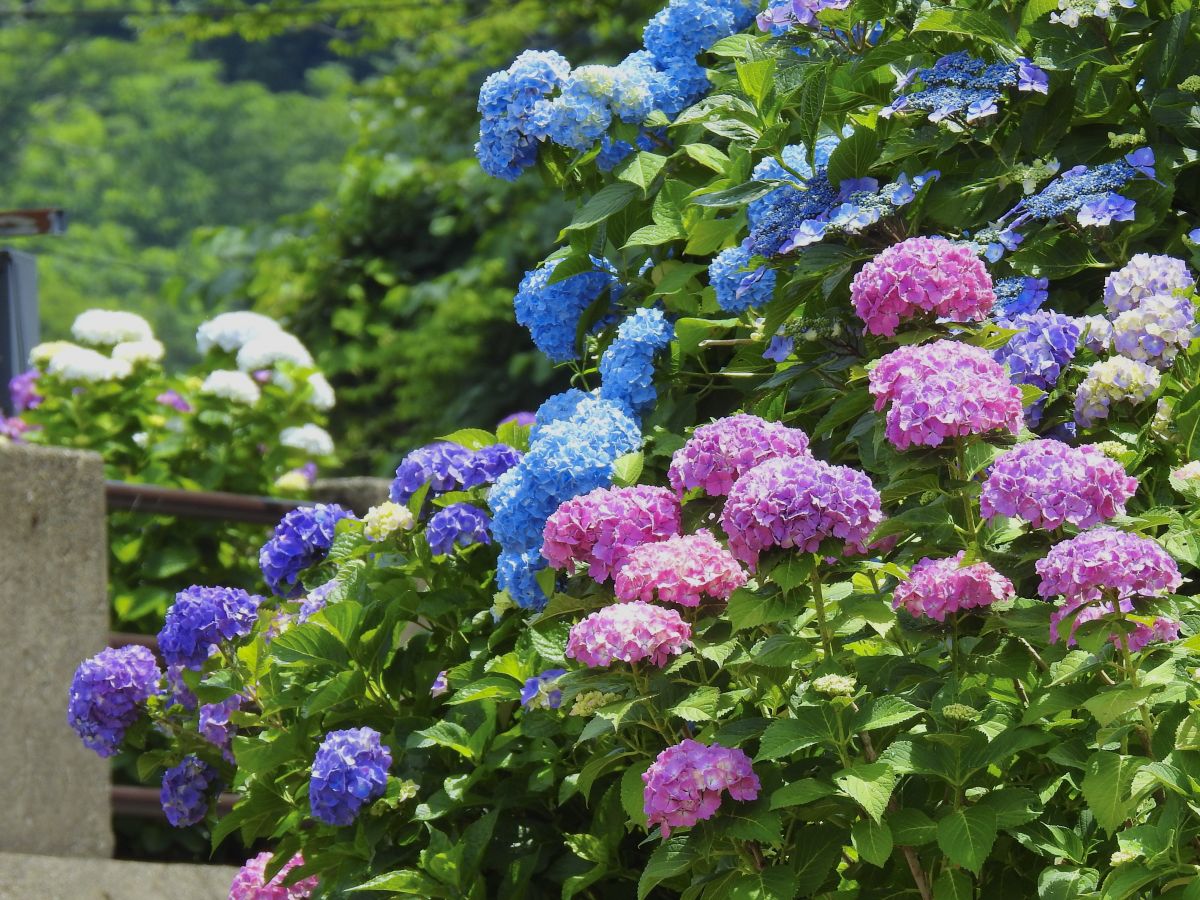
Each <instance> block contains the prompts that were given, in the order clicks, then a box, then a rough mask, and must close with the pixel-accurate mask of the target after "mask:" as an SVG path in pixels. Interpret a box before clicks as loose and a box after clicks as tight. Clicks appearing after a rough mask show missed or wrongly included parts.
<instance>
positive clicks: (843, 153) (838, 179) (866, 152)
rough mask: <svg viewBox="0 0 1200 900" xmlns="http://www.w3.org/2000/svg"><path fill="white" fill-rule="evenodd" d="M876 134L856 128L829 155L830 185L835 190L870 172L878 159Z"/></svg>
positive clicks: (869, 130) (868, 129)
mask: <svg viewBox="0 0 1200 900" xmlns="http://www.w3.org/2000/svg"><path fill="white" fill-rule="evenodd" d="M877 149H878V148H877V147H876V144H875V132H874V131H872V130H871V129H870V128H862V127H859V128H856V129H855V130H854V134H852V135H850V137H848V138H846V139H845V140H844V141H842V142H841V143H840V144H838V145H837V147H836V148H835V149H834V151H833V153H831V154H830V155H829V167H828V169H827V171H828V173H829V183H830V184H832V185H833V186H834V187H835V188H836V187H839V186H840V185H841V183H842V182H843V181H845V180H847V179H849V178H861V177H862V176H863V175H866V174H867V172H868V171H870V169H871V166H872V164H873V163H874V162H875V160H876V159H877V158H878V152H877Z"/></svg>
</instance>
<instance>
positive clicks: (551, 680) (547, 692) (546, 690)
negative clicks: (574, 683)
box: [521, 669, 567, 709]
mask: <svg viewBox="0 0 1200 900" xmlns="http://www.w3.org/2000/svg"><path fill="white" fill-rule="evenodd" d="M566 674H567V670H566V669H547V670H546V671H545V672H542V673H541V674H540V675H534V676H533V677H532V678H527V679H526V680H525V684H524V686H522V688H521V705H522V706H523V707H525V708H526V709H558V708H559V707H560V706H562V688H560V687H558V686H557V682H558V679H559V678H561V677H562V676H563V675H566Z"/></svg>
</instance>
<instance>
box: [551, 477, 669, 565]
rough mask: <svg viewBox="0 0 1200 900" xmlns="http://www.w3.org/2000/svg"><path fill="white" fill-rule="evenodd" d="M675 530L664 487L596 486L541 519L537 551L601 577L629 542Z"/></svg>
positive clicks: (622, 558) (645, 540)
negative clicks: (545, 518) (543, 523)
mask: <svg viewBox="0 0 1200 900" xmlns="http://www.w3.org/2000/svg"><path fill="white" fill-rule="evenodd" d="M679 529H680V524H679V501H678V500H677V499H676V497H675V495H674V494H672V493H671V492H670V491H669V490H667V489H666V488H661V487H650V486H649V485H636V486H634V487H626V488H597V489H596V490H594V491H591V492H589V493H587V494H583V495H582V496H580V497H575V498H573V499H571V500H567V501H566V502H565V503H563V504H562V505H561V506H559V507H558V509H556V510H555V511H554V513H553V514H552V515H551V516H550V518H549V519H547V520H546V525H545V528H544V529H543V531H542V537H543V543H542V556H544V557H545V558H546V559H547V560H548V561H549V562H550V565H551V566H552V567H554V568H555V569H567V570H568V571H571V572H574V571H575V566H576V565H577V564H579V563H587V566H588V574H589V575H591V576H592V578H594V579H595V580H596V581H599V582H603V581H605V580H607V579H608V577H609V576H610V575H611V574H612V573H613V572H615V571H617V570H618V569H620V568H621V566H622V565H623V564H624V562H625V557H626V556H627V555H628V553H629V551H630V550H632V549H633V548H634V547H639V546H641V545H642V544H648V543H652V542H654V541H662V540H666V539H667V538H669V537H672V536H674V535H676V534H678V533H679Z"/></svg>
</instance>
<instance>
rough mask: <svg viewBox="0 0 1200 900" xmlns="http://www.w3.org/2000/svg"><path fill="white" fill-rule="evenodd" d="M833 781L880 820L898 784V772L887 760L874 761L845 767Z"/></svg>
mask: <svg viewBox="0 0 1200 900" xmlns="http://www.w3.org/2000/svg"><path fill="white" fill-rule="evenodd" d="M833 782H834V784H836V785H837V786H838V787H839V788H841V790H842V791H843V793H845V794H846V795H847V796H849V797H850V798H851V799H853V800H854V801H855V802H856V803H858V805H859V806H861V807H862V808H863V809H864V810H866V811H867V815H869V816H870V817H871V818H872V819H874V820H875V821H876V822H878V821H880V820H881V819H882V818H883V811H884V810H885V809H887V804H888V800H889V799H890V798H891V796H892V789H893V788H894V787H895V786H896V773H895V772H894V771H892V767H891V766H889V765H888V764H887V763H885V762H873V763H866V764H863V765H858V766H852V767H851V768H849V769H843V770H842V771H841V772H839V773H838V774H836V775H834V776H833Z"/></svg>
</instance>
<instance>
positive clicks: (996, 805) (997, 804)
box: [977, 787, 1042, 831]
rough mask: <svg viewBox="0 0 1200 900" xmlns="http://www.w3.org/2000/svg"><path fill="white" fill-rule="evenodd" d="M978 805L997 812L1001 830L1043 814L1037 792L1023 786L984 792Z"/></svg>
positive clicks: (1019, 824)
mask: <svg viewBox="0 0 1200 900" xmlns="http://www.w3.org/2000/svg"><path fill="white" fill-rule="evenodd" d="M977 805H979V806H985V807H987V808H988V809H990V810H991V811H992V812H993V813H995V815H996V827H997V828H998V829H1000V830H1001V831H1005V830H1007V829H1010V828H1017V827H1018V826H1021V825H1024V824H1026V823H1028V822H1032V821H1033V820H1034V819H1036V818H1038V816H1040V815H1041V814H1042V809H1041V803H1040V802H1039V801H1038V797H1037V794H1035V793H1034V792H1033V791H1031V790H1029V789H1028V788H1022V787H1002V788H999V789H997V790H994V791H991V792H990V793H987V794H984V795H983V797H981V798H980V799H979V802H978V804H977Z"/></svg>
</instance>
